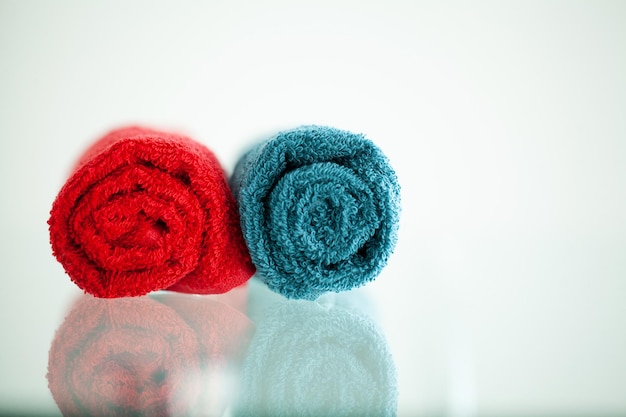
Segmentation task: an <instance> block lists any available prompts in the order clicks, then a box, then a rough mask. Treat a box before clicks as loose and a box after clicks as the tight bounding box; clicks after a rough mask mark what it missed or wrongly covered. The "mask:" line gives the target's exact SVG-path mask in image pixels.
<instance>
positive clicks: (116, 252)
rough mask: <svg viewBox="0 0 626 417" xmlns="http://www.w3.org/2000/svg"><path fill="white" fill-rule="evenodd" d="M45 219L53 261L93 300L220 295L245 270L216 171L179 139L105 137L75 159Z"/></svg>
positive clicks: (202, 150)
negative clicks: (165, 293) (157, 293)
mask: <svg viewBox="0 0 626 417" xmlns="http://www.w3.org/2000/svg"><path fill="white" fill-rule="evenodd" d="M48 223H49V225H50V241H51V244H52V249H53V253H54V255H55V256H56V258H57V259H58V261H59V262H60V263H61V264H62V265H63V267H64V268H65V270H66V272H67V273H68V275H69V276H70V278H71V279H72V281H74V282H75V283H76V285H78V286H79V287H80V288H81V289H83V290H84V291H85V292H87V293H90V294H92V295H94V296H96V297H106V298H113V297H125V296H139V295H144V294H146V293H148V292H150V291H154V290H160V289H165V288H169V289H171V290H174V291H180V292H188V293H201V294H208V293H223V292H226V291H228V290H230V289H232V288H234V287H236V286H238V285H240V284H242V283H243V282H245V281H246V280H247V279H248V278H250V276H251V275H252V274H253V273H254V266H253V265H252V263H251V260H250V256H249V254H248V251H247V248H246V246H245V242H244V240H243V236H242V234H241V228H240V224H239V215H238V212H237V208H236V205H235V202H234V200H233V197H232V194H231V192H230V190H229V188H228V183H227V179H226V175H225V173H224V171H223V169H222V168H221V166H220V165H219V162H218V161H217V159H216V158H215V156H214V155H213V153H211V151H209V150H208V149H207V148H206V147H204V146H203V145H201V144H199V143H197V142H195V141H193V140H192V139H190V138H188V137H185V136H182V135H177V134H172V133H166V132H159V131H155V130H150V129H146V128H140V127H129V128H124V129H119V130H115V131H112V132H110V133H109V134H107V135H106V136H104V137H103V138H102V139H100V140H99V141H97V142H95V143H94V144H93V145H92V146H91V147H90V148H89V149H88V150H87V151H86V152H85V153H84V155H83V156H82V157H81V158H80V160H79V162H78V164H77V166H76V168H75V170H74V172H73V174H72V175H71V176H70V177H69V179H68V180H67V182H66V183H65V185H64V186H63V187H62V189H61V190H60V192H59V194H58V196H57V198H56V200H55V201H54V203H53V206H52V210H51V212H50V219H49V221H48Z"/></svg>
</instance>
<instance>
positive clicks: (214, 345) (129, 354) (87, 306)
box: [47, 289, 253, 417]
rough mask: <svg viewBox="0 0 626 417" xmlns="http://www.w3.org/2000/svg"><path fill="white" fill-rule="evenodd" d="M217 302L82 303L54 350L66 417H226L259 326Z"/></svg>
mask: <svg viewBox="0 0 626 417" xmlns="http://www.w3.org/2000/svg"><path fill="white" fill-rule="evenodd" d="M238 291H239V289H235V290H233V292H238ZM214 297H221V296H207V297H198V296H193V295H188V294H175V293H163V292H161V293H158V294H155V295H151V296H148V297H141V298H120V299H113V300H105V299H99V298H93V297H92V296H89V295H84V296H82V297H81V299H80V300H79V301H78V302H77V303H76V304H75V306H74V307H73V308H72V310H71V312H70V313H69V315H68V316H67V318H66V319H65V320H64V322H63V324H62V325H61V326H60V327H59V329H58V330H57V332H56V334H55V337H54V339H53V341H52V344H51V347H50V354H49V362H48V375H47V378H48V385H49V388H50V392H51V393H52V396H53V398H54V400H55V401H56V403H57V405H58V406H59V409H60V410H61V412H62V414H63V415H64V416H65V417H68V416H85V415H91V416H98V417H104V416H188V417H190V416H206V415H223V413H224V410H226V409H227V408H228V407H230V406H231V403H232V399H233V397H234V395H235V390H236V385H235V384H233V382H232V381H233V380H236V375H235V373H236V372H238V371H239V367H240V363H241V360H242V356H243V352H244V351H245V350H246V348H247V343H248V342H249V338H250V331H251V329H252V326H253V324H252V322H251V321H250V320H249V319H248V318H247V317H246V316H245V315H244V314H243V313H241V312H240V311H237V310H236V309H234V308H232V307H231V306H230V305H228V304H227V303H225V302H221V301H220V299H219V298H214ZM235 341H237V343H236V342H235Z"/></svg>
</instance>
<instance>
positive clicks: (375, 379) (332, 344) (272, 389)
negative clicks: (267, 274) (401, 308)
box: [234, 280, 398, 417]
mask: <svg viewBox="0 0 626 417" xmlns="http://www.w3.org/2000/svg"><path fill="white" fill-rule="evenodd" d="M253 281H254V280H253ZM251 284H252V282H251ZM252 291H253V289H252V288H251V292H252ZM268 291H269V290H268ZM256 296H257V297H258V294H257V295H256ZM261 297H264V296H263V295H261ZM252 298H253V296H252V295H251V299H252ZM252 303H253V304H255V305H252V306H251V309H252V311H254V314H251V315H250V317H251V318H252V319H253V321H254V322H255V324H256V326H257V328H256V332H255V334H254V336H253V337H252V341H251V342H250V347H249V350H248V353H247V357H246V359H245V361H244V365H243V368H242V372H241V375H242V382H241V384H240V385H241V386H240V390H239V393H240V396H239V400H238V401H237V405H236V407H235V412H234V415H235V416H237V417H247V416H250V417H252V416H255V417H257V416H272V417H280V416H316V417H318V416H319V417H321V416H329V417H330V416H332V417H340V416H362V417H366V416H376V417H381V416H395V415H396V412H397V395H398V393H397V383H396V373H395V365H394V362H393V358H392V356H391V354H390V352H389V349H388V347H387V342H386V340H385V338H384V336H383V334H382V333H381V332H380V331H379V330H378V328H377V327H376V325H375V324H374V323H373V321H372V320H371V319H370V318H369V316H368V315H366V314H363V313H361V312H360V311H359V310H353V309H350V308H344V307H342V306H341V305H340V304H339V303H336V305H334V306H330V305H325V304H321V303H318V302H311V301H304V300H285V299H284V298H283V301H282V302H271V301H270V300H267V301H261V303H259V302H258V300H256V301H253V302H252ZM259 304H261V305H259ZM263 304H265V305H263Z"/></svg>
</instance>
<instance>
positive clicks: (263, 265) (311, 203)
mask: <svg viewBox="0 0 626 417" xmlns="http://www.w3.org/2000/svg"><path fill="white" fill-rule="evenodd" d="M231 187H232V189H233V194H234V196H235V199H236V200H237V203H238V205H239V212H240V215H241V225H242V230H243V234H244V237H245V240H246V243H247V245H248V248H249V250H250V254H251V256H252V261H253V263H254V264H255V266H256V268H257V271H258V273H259V276H260V278H261V279H262V280H263V281H264V282H265V283H266V284H267V285H268V287H269V288H271V289H272V290H274V291H277V292H279V293H281V294H283V295H284V296H286V297H288V298H301V299H310V300H312V299H315V298H317V297H318V296H320V295H321V294H323V293H324V292H327V291H333V292H339V291H343V290H349V289H351V288H354V287H357V286H360V285H363V284H365V283H366V282H369V281H371V280H373V279H374V278H375V277H376V276H377V275H378V274H379V273H380V271H381V270H382V268H383V267H384V266H385V265H386V264H387V261H388V258H389V256H390V254H391V253H392V251H393V249H394V246H395V243H396V234H397V229H398V222H399V211H400V187H399V184H398V181H397V178H396V174H395V172H394V170H393V169H392V168H391V166H390V164H389V160H388V159H387V157H386V156H385V155H384V154H383V153H382V151H381V150H380V149H379V148H378V147H377V146H376V145H374V143H373V142H371V141H370V140H368V139H366V138H365V137H364V136H363V135H360V134H354V133H350V132H347V131H343V130H339V129H335V128H331V127H323V126H303V127H300V128H297V129H293V130H289V131H284V132H281V133H278V134H277V135H276V136H274V137H272V138H270V139H268V140H267V141H265V142H263V143H261V144H259V145H257V146H256V147H254V148H253V149H252V150H250V151H249V152H247V153H246V154H245V155H244V156H243V157H242V158H241V159H240V160H239V162H238V163H237V166H236V168H235V171H234V173H233V176H232V177H231Z"/></svg>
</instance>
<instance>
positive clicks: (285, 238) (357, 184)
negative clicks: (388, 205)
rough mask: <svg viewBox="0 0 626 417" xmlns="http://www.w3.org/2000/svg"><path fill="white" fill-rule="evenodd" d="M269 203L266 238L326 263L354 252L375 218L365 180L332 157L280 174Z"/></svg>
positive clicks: (330, 264) (366, 237) (367, 235)
mask: <svg viewBox="0 0 626 417" xmlns="http://www.w3.org/2000/svg"><path fill="white" fill-rule="evenodd" d="M269 207H270V208H271V210H270V212H269V222H270V223H269V224H270V238H271V239H272V240H273V241H274V242H276V244H277V245H279V246H281V247H284V248H290V249H293V250H295V251H296V252H295V253H299V254H301V255H303V256H304V257H306V258H309V259H310V260H311V262H314V263H316V264H319V265H323V266H326V267H328V268H330V269H332V268H333V265H334V264H336V263H338V262H340V261H344V260H346V259H348V258H350V257H351V256H353V255H354V253H356V252H358V250H359V248H360V247H361V246H363V245H364V244H365V243H366V242H367V241H368V240H369V239H370V238H371V237H372V236H373V235H374V233H375V231H376V229H377V228H378V226H379V224H380V219H379V216H378V214H377V212H376V208H375V204H374V198H373V196H372V191H371V190H370V189H369V187H368V186H367V184H365V183H364V182H363V181H362V180H361V179H360V178H358V177H357V176H356V175H355V174H354V173H353V171H352V170H350V169H348V168H346V167H343V166H341V165H338V164H336V163H333V162H321V163H314V164H310V165H306V166H303V167H300V168H299V169H297V170H294V171H291V172H288V173H287V174H285V175H284V176H283V177H282V178H281V179H280V180H279V181H278V183H277V184H276V186H275V187H274V189H273V190H272V192H271V193H270V197H269Z"/></svg>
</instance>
